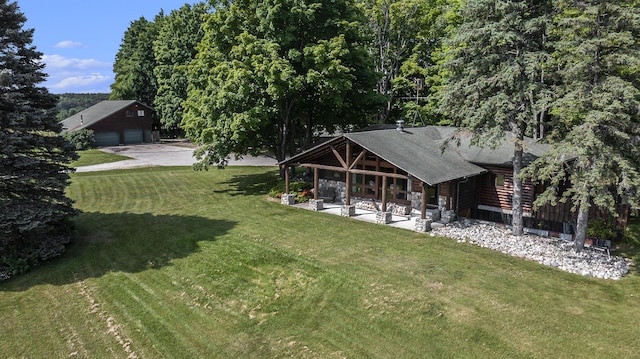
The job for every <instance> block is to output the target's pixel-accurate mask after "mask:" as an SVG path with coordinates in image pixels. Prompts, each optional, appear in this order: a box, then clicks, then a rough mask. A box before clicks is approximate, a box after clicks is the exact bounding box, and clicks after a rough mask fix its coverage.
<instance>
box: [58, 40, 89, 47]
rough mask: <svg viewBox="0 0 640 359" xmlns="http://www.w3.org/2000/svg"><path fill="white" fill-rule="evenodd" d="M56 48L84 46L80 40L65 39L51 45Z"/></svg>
mask: <svg viewBox="0 0 640 359" xmlns="http://www.w3.org/2000/svg"><path fill="white" fill-rule="evenodd" d="M53 47H54V48H56V49H77V48H79V47H85V46H84V45H83V44H82V43H81V42H77V41H71V40H65V41H60V42H59V43H57V44H55V45H53Z"/></svg>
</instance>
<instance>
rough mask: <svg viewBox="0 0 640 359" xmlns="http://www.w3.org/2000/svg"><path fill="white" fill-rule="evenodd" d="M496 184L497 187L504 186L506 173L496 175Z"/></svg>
mask: <svg viewBox="0 0 640 359" xmlns="http://www.w3.org/2000/svg"><path fill="white" fill-rule="evenodd" d="M495 186H496V187H502V186H504V175H503V174H498V175H496V181H495Z"/></svg>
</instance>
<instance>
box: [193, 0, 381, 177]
mask: <svg viewBox="0 0 640 359" xmlns="http://www.w3.org/2000/svg"><path fill="white" fill-rule="evenodd" d="M363 23H364V21H363V15H362V12H361V11H360V10H359V9H358V7H357V6H355V4H354V2H353V1H352V0H337V1H333V0H315V1H313V0H312V1H309V0H269V1H256V0H242V1H233V2H232V3H230V4H226V5H221V6H218V7H217V8H216V10H215V12H213V13H212V14H209V15H208V19H207V21H206V22H205V25H204V26H205V34H204V38H203V41H202V42H201V43H200V46H199V53H198V55H197V56H196V60H194V61H193V62H192V63H191V64H190V72H189V81H190V84H189V92H188V96H187V101H185V115H184V118H183V126H184V128H185V131H186V132H187V135H188V136H189V137H190V138H192V139H193V140H194V141H196V142H199V143H202V144H205V146H203V147H202V148H201V150H200V155H201V156H202V158H203V160H202V161H201V164H202V165H205V166H207V165H211V164H218V163H220V164H224V163H225V161H226V158H227V157H228V156H229V155H230V154H231V153H234V154H236V155H245V154H251V153H256V152H258V151H262V150H263V149H264V148H268V149H270V150H271V151H272V152H273V154H274V155H275V157H276V158H277V159H279V160H282V159H284V158H285V156H286V155H287V154H291V153H295V152H297V151H298V150H299V149H300V147H302V146H304V145H306V144H309V143H310V142H311V137H312V135H313V133H314V132H316V131H321V130H328V131H329V132H332V131H333V130H334V129H335V128H336V127H343V128H344V127H347V126H349V125H354V124H357V125H361V124H364V123H366V116H365V115H364V114H365V113H366V112H367V111H370V110H371V109H373V110H375V107H374V106H373V101H374V99H375V98H376V96H375V94H374V92H373V89H374V86H375V82H376V76H375V73H374V72H373V70H372V66H371V59H370V57H369V55H368V53H367V52H366V49H365V47H364V39H363V33H362V24H363Z"/></svg>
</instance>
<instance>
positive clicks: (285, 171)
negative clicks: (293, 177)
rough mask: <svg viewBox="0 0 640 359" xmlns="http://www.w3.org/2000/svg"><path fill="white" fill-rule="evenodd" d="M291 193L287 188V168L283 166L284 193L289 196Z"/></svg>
mask: <svg viewBox="0 0 640 359" xmlns="http://www.w3.org/2000/svg"><path fill="white" fill-rule="evenodd" d="M290 191H291V189H290V187H289V167H287V166H284V193H286V194H289V192H290Z"/></svg>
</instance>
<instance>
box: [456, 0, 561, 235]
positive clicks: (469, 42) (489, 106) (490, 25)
mask: <svg viewBox="0 0 640 359" xmlns="http://www.w3.org/2000/svg"><path fill="white" fill-rule="evenodd" d="M550 5H551V4H550V1H548V0H527V1H522V0H521V1H503V0H469V1H467V2H466V4H465V5H464V6H463V8H462V10H461V11H462V13H461V19H462V24H461V25H460V27H459V28H458V29H457V31H456V33H455V35H454V37H453V38H452V39H451V40H450V41H449V42H448V43H447V46H448V47H449V48H450V50H449V52H448V53H446V54H445V56H446V61H445V63H444V65H443V67H444V68H445V69H446V71H447V72H448V78H447V83H446V87H445V90H444V91H443V109H444V111H445V113H446V114H448V115H449V116H451V117H452V118H453V119H454V120H455V121H456V122H455V123H456V125H458V126H460V127H462V128H464V129H466V130H469V131H471V132H472V133H473V143H474V144H477V145H481V146H487V145H488V146H493V145H496V144H498V143H499V141H501V140H502V139H504V137H505V131H508V132H511V134H512V135H513V138H514V139H515V141H514V151H513V161H512V163H513V199H512V208H513V216H512V218H513V219H512V231H513V234H515V235H522V233H523V209H522V208H523V207H522V179H521V178H520V171H521V169H522V165H523V162H522V161H523V158H522V157H523V143H524V142H523V139H524V135H525V132H526V131H527V130H528V127H529V126H531V124H532V122H533V121H534V119H535V120H537V118H536V114H537V108H538V102H539V93H540V92H542V91H543V87H544V82H543V81H541V80H540V79H541V78H542V76H541V74H542V72H543V69H542V67H541V65H542V64H544V63H545V62H546V58H547V49H546V40H545V39H546V32H547V30H548V22H549V19H550V18H551V17H550V16H549V10H550Z"/></svg>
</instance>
